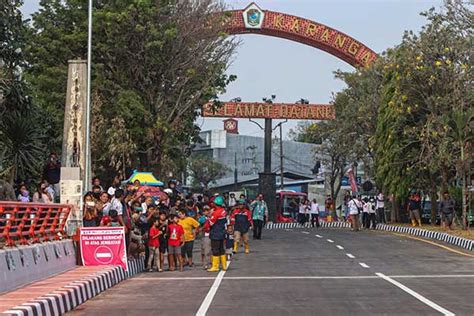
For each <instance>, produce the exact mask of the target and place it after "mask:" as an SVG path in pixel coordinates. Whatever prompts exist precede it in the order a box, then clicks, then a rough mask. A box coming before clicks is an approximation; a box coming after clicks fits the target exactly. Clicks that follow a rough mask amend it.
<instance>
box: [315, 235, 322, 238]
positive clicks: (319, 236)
mask: <svg viewBox="0 0 474 316" xmlns="http://www.w3.org/2000/svg"><path fill="white" fill-rule="evenodd" d="M314 236H316V237H318V238H323V236H321V235H314Z"/></svg>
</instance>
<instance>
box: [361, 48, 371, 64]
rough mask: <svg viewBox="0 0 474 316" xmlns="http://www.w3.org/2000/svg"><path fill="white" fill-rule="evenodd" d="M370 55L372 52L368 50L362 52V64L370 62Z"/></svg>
mask: <svg viewBox="0 0 474 316" xmlns="http://www.w3.org/2000/svg"><path fill="white" fill-rule="evenodd" d="M372 56H373V55H372V53H371V52H370V51H366V52H365V53H364V55H362V58H361V60H362V62H363V63H364V64H366V65H368V64H369V62H370V61H371V59H372Z"/></svg>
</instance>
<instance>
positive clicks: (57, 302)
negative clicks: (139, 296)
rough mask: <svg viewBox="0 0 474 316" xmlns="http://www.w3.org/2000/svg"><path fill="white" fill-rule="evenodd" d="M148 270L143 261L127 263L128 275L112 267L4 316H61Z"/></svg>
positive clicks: (142, 259)
mask: <svg viewBox="0 0 474 316" xmlns="http://www.w3.org/2000/svg"><path fill="white" fill-rule="evenodd" d="M143 270H145V262H144V258H140V259H135V260H130V261H128V271H125V270H124V269H123V268H122V267H110V268H108V269H107V268H106V269H104V271H100V272H97V273H94V274H92V275H89V276H87V277H86V278H83V279H80V280H77V281H74V282H71V283H69V284H68V285H66V286H64V287H62V288H60V289H58V290H55V291H52V292H51V293H48V294H46V295H43V296H40V297H37V298H36V299H34V300H31V301H29V302H27V303H23V304H21V305H18V306H15V307H13V308H11V309H9V310H8V311H5V312H3V313H2V314H3V315H21V316H40V315H62V314H65V313H66V312H68V311H71V310H73V309H74V308H76V307H77V306H78V305H80V304H82V303H84V302H86V301H87V300H89V299H91V298H93V297H94V296H96V295H98V294H100V293H102V292H104V291H105V290H107V289H109V288H111V287H113V286H114V285H116V284H118V283H120V282H121V281H123V280H125V279H127V278H129V277H132V276H134V275H135V274H137V273H140V272H142V271H143Z"/></svg>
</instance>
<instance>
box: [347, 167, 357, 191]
mask: <svg viewBox="0 0 474 316" xmlns="http://www.w3.org/2000/svg"><path fill="white" fill-rule="evenodd" d="M347 174H348V175H349V183H350V184H351V190H352V192H353V193H357V182H356V179H355V177H354V171H353V170H352V168H350V169H349V170H347Z"/></svg>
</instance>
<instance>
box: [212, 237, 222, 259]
mask: <svg viewBox="0 0 474 316" xmlns="http://www.w3.org/2000/svg"><path fill="white" fill-rule="evenodd" d="M211 252H212V255H213V256H214V257H220V256H223V255H225V248H224V240H215V239H211Z"/></svg>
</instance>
